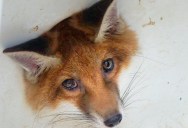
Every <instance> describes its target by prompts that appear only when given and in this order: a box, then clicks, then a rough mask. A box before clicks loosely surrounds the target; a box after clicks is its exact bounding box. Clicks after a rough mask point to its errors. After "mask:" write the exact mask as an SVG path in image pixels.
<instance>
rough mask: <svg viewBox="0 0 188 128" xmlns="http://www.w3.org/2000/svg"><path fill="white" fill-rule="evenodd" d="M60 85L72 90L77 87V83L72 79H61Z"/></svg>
mask: <svg viewBox="0 0 188 128" xmlns="http://www.w3.org/2000/svg"><path fill="white" fill-rule="evenodd" d="M62 86H63V87H64V88H65V89H67V90H74V89H76V88H77V87H78V84H77V82H76V81H75V80H74V79H67V80H65V81H63V83H62Z"/></svg>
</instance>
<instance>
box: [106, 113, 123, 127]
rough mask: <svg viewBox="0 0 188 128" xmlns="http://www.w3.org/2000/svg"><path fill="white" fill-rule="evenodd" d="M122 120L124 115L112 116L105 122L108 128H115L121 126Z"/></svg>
mask: <svg viewBox="0 0 188 128" xmlns="http://www.w3.org/2000/svg"><path fill="white" fill-rule="evenodd" d="M121 120H122V115H121V114H116V115H114V116H111V117H110V118H108V119H107V120H105V121H104V124H105V125H106V126H108V127H113V126H115V125H117V124H119V123H120V122H121Z"/></svg>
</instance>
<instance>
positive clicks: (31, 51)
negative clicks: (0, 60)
mask: <svg viewBox="0 0 188 128" xmlns="http://www.w3.org/2000/svg"><path fill="white" fill-rule="evenodd" d="M48 45H49V44H48V42H47V41H46V40H45V39H44V38H42V37H38V38H36V39H32V40H29V41H27V42H25V43H23V44H20V45H17V46H13V47H10V48H7V49H5V50H4V51H3V53H4V54H6V55H8V56H9V57H10V58H12V59H13V60H14V61H16V62H17V63H18V64H19V65H20V66H21V67H22V68H23V69H24V70H25V71H27V72H28V73H29V74H30V75H32V76H39V75H40V74H41V73H42V72H44V71H46V70H47V69H49V68H50V67H51V66H52V65H54V64H56V63H57V62H59V59H58V58H53V57H49V55H48V54H49V53H47V51H48V47H49V46H48ZM46 55H48V56H46Z"/></svg>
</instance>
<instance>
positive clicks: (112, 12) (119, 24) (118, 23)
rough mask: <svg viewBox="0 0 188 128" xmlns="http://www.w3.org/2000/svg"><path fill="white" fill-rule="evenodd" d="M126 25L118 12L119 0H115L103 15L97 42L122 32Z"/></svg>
mask: <svg viewBox="0 0 188 128" xmlns="http://www.w3.org/2000/svg"><path fill="white" fill-rule="evenodd" d="M124 26H125V23H124V21H123V20H122V19H121V17H120V15H119V13H118V9H117V0H113V1H112V3H111V4H110V5H109V7H108V8H107V10H106V12H105V14H104V16H103V19H102V22H101V25H100V28H99V31H98V33H97V36H96V38H95V42H100V41H102V40H104V39H105V38H106V37H108V36H113V35H117V34H120V33H121V32H122V30H123V29H124Z"/></svg>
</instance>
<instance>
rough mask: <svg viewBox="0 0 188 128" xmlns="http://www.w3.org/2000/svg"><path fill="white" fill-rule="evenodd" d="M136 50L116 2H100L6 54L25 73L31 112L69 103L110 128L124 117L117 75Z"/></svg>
mask: <svg viewBox="0 0 188 128" xmlns="http://www.w3.org/2000/svg"><path fill="white" fill-rule="evenodd" d="M136 49H137V41H136V38H135V34H134V32H132V31H131V30H129V28H128V27H127V26H126V24H125V22H124V21H123V20H122V18H121V17H120V16H119V14H118V10H117V7H116V1H115V0H114V1H113V0H101V1H100V2H98V3H96V4H94V5H93V6H91V7H89V8H87V9H85V10H83V11H81V12H79V13H76V14H74V15H73V16H71V17H69V18H67V19H65V20H63V21H61V22H60V23H58V24H57V25H55V26H54V27H53V28H52V29H50V30H49V31H48V32H46V33H44V34H42V35H41V36H39V37H38V38H36V39H32V40H30V41H27V42H25V43H23V44H20V45H17V46H14V47H11V48H7V49H5V50H4V53H5V54H7V55H8V56H9V57H11V58H12V59H13V60H15V61H16V62H17V63H18V64H19V65H20V66H21V67H22V68H23V69H24V70H23V71H24V72H23V76H24V82H25V95H26V99H27V101H28V104H29V105H30V106H31V108H32V109H33V110H34V111H37V110H40V109H43V108H45V107H50V108H52V109H56V108H57V107H58V106H59V105H60V104H61V103H62V102H70V103H71V104H73V105H74V106H76V107H77V108H78V109H79V110H81V111H82V112H83V113H84V114H85V115H87V116H89V117H92V118H96V116H99V117H100V118H101V119H102V122H103V123H104V125H105V126H107V127H113V126H115V125H117V124H119V123H120V122H121V120H122V118H123V117H122V114H121V112H120V110H119V108H120V106H121V104H120V96H119V90H118V83H117V79H118V74H119V73H120V71H121V69H122V68H126V67H127V66H128V64H129V62H130V60H131V57H132V55H134V53H135V52H136Z"/></svg>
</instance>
